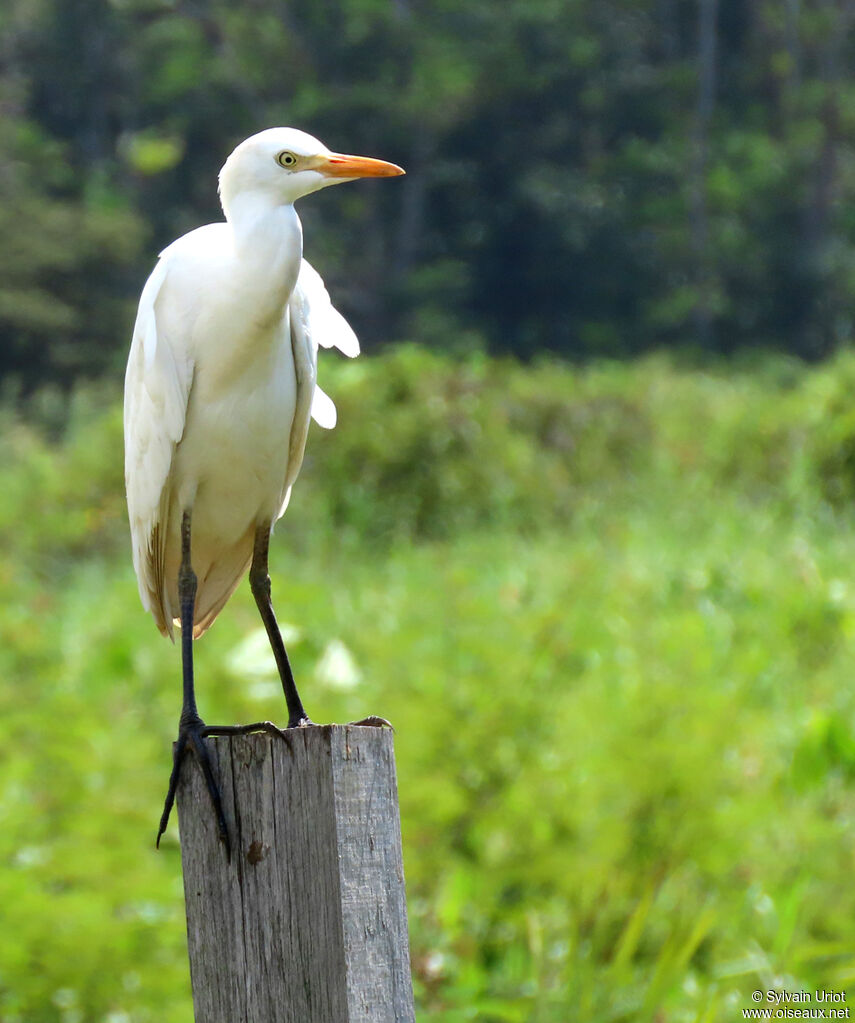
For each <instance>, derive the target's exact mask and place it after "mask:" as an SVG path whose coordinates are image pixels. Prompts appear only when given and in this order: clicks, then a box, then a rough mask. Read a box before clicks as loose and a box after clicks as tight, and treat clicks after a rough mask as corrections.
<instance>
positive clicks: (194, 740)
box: [155, 715, 232, 859]
mask: <svg viewBox="0 0 855 1023" xmlns="http://www.w3.org/2000/svg"><path fill="white" fill-rule="evenodd" d="M215 734H218V732H217V730H216V729H210V728H208V726H207V725H206V724H205V722H204V721H203V720H202V719H201V718H200V717H199V716H198V715H196V716H195V717H189V718H185V717H184V715H182V716H181V720H180V722H179V724H178V738H177V739H176V741H175V745H174V746H173V748H172V773H171V774H170V776H169V788H168V790H167V792H166V800H165V802H164V804H163V813H162V814H161V817H160V826H159V827H158V829H157V839H156V841H155V845H156V846H157V848H158V849H159V848H160V839H161V837H162V836H163V833H164V832H165V831H166V825H167V824H168V823H169V814H170V813H171V812H172V805H173V803H174V802H175V793H176V791H177V789H178V779H179V777H180V776H181V764H182V762H183V760H184V754H185V753H186V752H187V750H188V749H192V750H193V753H194V754H195V756H196V760H197V761H198V762H199V766H200V767H201V768H202V774H203V776H204V778H205V785H206V786H207V789H208V795H209V796H210V797H211V803H212V804H213V807H214V816H215V817H216V819H217V834H218V835H219V837H220V841H221V842H222V843H223V844H224V845H225V847H226V854H227V855H228V857H229V859H231V858H232V851H231V843H230V842H229V830H228V828H227V827H226V817H225V814H224V813H223V801H222V799H221V798H220V787H219V785H218V784H217V779H216V778H215V777H214V768H213V765H212V762H211V754H210V751H209V750H208V746H207V743H206V742H205V736H206V735H215Z"/></svg>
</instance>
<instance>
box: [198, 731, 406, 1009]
mask: <svg viewBox="0 0 855 1023" xmlns="http://www.w3.org/2000/svg"><path fill="white" fill-rule="evenodd" d="M207 741H208V742H209V743H210V746H211V752H212V755H213V757H214V760H215V769H216V772H217V777H218V779H219V782H220V786H221V792H222V797H223V807H224V810H225V814H226V820H227V822H228V825H229V833H230V835H231V838H232V846H233V852H232V860H231V863H229V861H228V859H227V857H226V852H225V848H224V847H223V845H222V844H221V843H220V841H219V840H218V838H217V833H216V828H215V825H214V817H213V813H212V810H211V805H210V800H209V798H208V794H207V791H206V790H205V787H204V782H203V780H202V776H201V771H200V770H199V767H198V765H197V764H196V762H195V760H194V759H193V758H192V756H189V757H188V758H187V760H186V762H185V764H184V768H183V770H182V779H181V784H180V786H179V790H178V813H179V823H180V834H181V858H182V865H183V870H184V894H185V902H186V909H187V938H188V950H189V953H190V975H191V981H192V985H193V1002H194V1007H195V1018H196V1023H292V1021H293V1023H412V1021H414V1019H415V1015H414V1010H413V995H412V982H411V977H410V962H409V941H408V936H407V913H406V901H405V894H404V874H403V866H402V859H401V828H400V818H399V811H398V794H397V783H396V779H395V760H394V750H393V740H392V733H391V732H390V731H389V730H387V729H381V728H373V727H365V726H358V725H326V726H312V727H309V728H302V729H294V730H293V731H290V732H288V733H286V737H285V738H284V739H279V738H277V737H275V736H274V737H272V736H270V735H268V734H266V733H255V734H252V735H247V736H221V737H216V738H211V739H208V740H207Z"/></svg>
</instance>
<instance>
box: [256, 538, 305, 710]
mask: <svg viewBox="0 0 855 1023" xmlns="http://www.w3.org/2000/svg"><path fill="white" fill-rule="evenodd" d="M269 548H270V523H269V522H268V523H266V524H264V525H261V526H259V527H258V529H257V530H256V531H255V546H254V547H253V550H252V566H251V567H250V570H249V585H250V586H251V587H252V595H253V597H255V603H256V604H257V605H258V610H259V612H260V614H261V620H262V621H263V622H264V627H265V629H267V638H268V639H269V640H270V645H271V647H273V656H274V657H275V658H276V667H277V668H278V669H279V678H280V679H281V680H282V688H283V689H284V690H285V702H286V703H287V705H288V727H289V728H301V727H303V726H304V725H310V724H311V721H310V720H309V718H308V716H307V714H306V712H305V710H303V703H302V701H301V699H300V694H299V693H298V692H297V685H296V683H295V682H294V673H293V672H292V671H291V664H290V662H289V661H288V654H287V653H286V652H285V644H284V643H283V642H282V634H281V633H280V632H279V625H278V623H277V621H276V615H275V614H274V613H273V603H272V602H271V599H270V575H269V574H268V571H267V555H268V551H269Z"/></svg>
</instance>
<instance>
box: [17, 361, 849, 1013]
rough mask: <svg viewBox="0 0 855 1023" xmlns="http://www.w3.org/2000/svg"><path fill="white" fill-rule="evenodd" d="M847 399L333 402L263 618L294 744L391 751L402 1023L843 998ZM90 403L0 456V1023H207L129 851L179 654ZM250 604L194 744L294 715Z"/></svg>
mask: <svg viewBox="0 0 855 1023" xmlns="http://www.w3.org/2000/svg"><path fill="white" fill-rule="evenodd" d="M325 368H326V364H325ZM853 378H855V362H853V360H852V359H851V358H849V357H843V358H841V359H840V360H838V362H837V363H835V364H834V365H832V366H830V367H826V368H824V369H821V370H814V371H811V372H807V371H804V370H797V369H796V368H794V367H793V366H791V365H789V364H786V363H780V362H776V363H769V364H764V365H761V366H757V367H753V368H746V369H744V370H730V371H724V370H721V371H716V372H711V371H705V372H703V371H700V370H690V369H687V370H680V369H677V368H674V367H673V366H670V365H669V364H668V363H666V362H665V361H663V360H651V361H647V362H644V363H640V364H638V365H636V366H631V367H619V366H601V367H595V368H593V369H591V370H587V371H571V370H569V369H567V368H564V367H561V366H555V365H544V366H539V367H533V368H531V369H528V370H525V369H521V368H519V367H515V366H513V365H510V364H503V363H491V362H489V361H486V360H475V361H469V362H467V363H466V364H464V365H462V366H457V365H455V364H454V363H451V362H447V361H444V360H442V359H439V358H436V357H432V356H429V355H427V354H425V353H423V352H418V351H414V350H407V351H403V352H400V353H397V354H394V355H391V356H387V357H385V358H384V359H375V360H373V361H370V360H366V361H365V363H364V365H362V366H359V364H358V363H357V364H356V365H347V366H345V365H336V364H333V365H332V366H330V367H329V368H328V369H327V373H326V378H325V385H326V386H327V387H328V388H329V390H330V391H331V392H332V393H333V394H334V395H335V397H336V399H337V401H338V404H339V408H340V426H339V429H338V430H337V431H335V432H334V433H333V434H332V435H329V436H326V435H321V434H320V433H318V432H313V435H312V437H311V438H310V450H311V459H310V461H309V463H308V464H307V466H306V473H305V478H303V479H301V480H300V482H299V483H298V486H297V488H296V489H295V496H294V503H293V507H292V508H291V509H290V510H289V512H288V515H287V516H286V518H285V520H283V522H282V523H280V525H279V528H278V529H277V533H276V537H275V539H274V545H273V562H272V575H273V585H274V599H275V601H276V603H277V608H278V610H279V613H280V618H281V619H283V620H284V621H285V622H287V623H289V624H290V625H293V626H294V627H295V629H296V630H297V635H296V636H295V637H294V638H293V640H292V642H291V651H292V658H293V660H294V662H295V668H296V670H297V673H298V680H299V681H300V683H301V690H302V692H303V696H304V700H305V701H306V704H307V708H308V709H309V712H310V713H311V715H312V716H313V717H314V718H315V719H316V720H339V721H342V720H349V719H352V718H354V717H360V716H364V715H365V714H367V713H379V714H382V715H384V716H386V717H388V718H390V719H391V720H392V721H393V723H394V724H395V727H396V752H397V762H398V775H399V788H400V797H401V811H402V828H403V838H404V856H405V869H406V874H407V883H408V897H409V911H410V929H411V936H412V951H413V965H414V979H415V984H416V991H417V999H418V1005H419V1013H418V1016H419V1020H420V1023H433V1021H436V1023H439V1021H440V1020H441V1021H443V1023H457V1021H461V1023H462V1021H466V1020H478V1021H483V1023H505V1021H508V1023H512V1021H532V1023H566V1021H568V1020H574V1021H576V1020H578V1021H580V1023H585V1021H591V1023H600V1021H608V1020H632V1021H645V1020H649V1021H656V1023H662V1021H669V1023H671V1021H674V1023H677V1021H697V1023H700V1021H713V1020H716V1021H717V1020H721V1021H726V1020H727V1021H729V1020H733V1019H736V1018H738V1016H739V1015H740V1009H741V1008H749V1007H750V1006H751V1004H752V1003H751V1002H750V998H749V995H750V992H751V991H752V990H754V989H755V988H766V987H772V986H776V985H777V986H781V987H785V988H788V989H790V990H795V989H800V988H802V987H804V988H807V989H813V988H814V987H819V986H824V987H828V988H832V989H836V990H842V989H850V990H851V988H852V987H853V986H855V985H853V981H855V932H853V927H852V920H853V919H855V891H853V888H852V885H851V884H850V876H851V863H852V855H853V846H855V784H853V781H854V780H855V694H853V686H852V684H851V679H852V677H853V670H852V666H853V653H855V570H853V568H852V566H853V565H855V520H853V519H852V517H851V515H850V513H849V511H848V507H847V500H848V497H849V495H850V494H851V493H852V487H853V480H852V477H851V475H850V473H851V468H852V465H853V462H852V461H850V459H849V455H848V452H849V450H852V451H855V444H852V440H851V438H852V436H853V434H855V426H853V427H852V429H850V422H851V419H852V417H851V416H850V415H849V413H848V404H847V400H846V395H847V394H848V393H851V381H852V380H853ZM113 397H114V396H107V398H106V399H105V398H104V396H103V395H97V396H93V394H91V393H90V394H85V393H81V394H79V395H78V397H77V399H76V402H75V404H74V405H73V407H72V409H71V410H70V425H69V426H68V428H67V430H66V431H65V432H64V434H63V435H62V436H61V437H58V438H56V439H55V440H53V441H49V440H47V439H45V437H44V435H43V434H42V433H41V432H40V431H39V429H37V428H35V427H34V426H32V425H30V426H27V425H23V424H22V423H20V422H19V421H14V420H13V418H12V417H11V416H7V428H6V429H5V431H4V439H3V441H2V446H0V601H2V608H0V679H2V685H0V749H2V751H3V752H2V757H0V905H2V906H3V911H2V917H3V925H2V927H0V1019H2V1020H3V1023H15V1021H21V1023H23V1021H26V1023H54V1021H56V1023H90V1021H91V1023H102V1021H103V1023H142V1021H148V1020H150V1021H163V1023H178V1021H182V1023H183V1021H186V1020H188V1019H190V1018H191V1017H192V1010H191V1006H190V998H189V980H188V973H187V964H186V949H185V938H184V930H183V928H184V922H183V902H182V896H181V879H180V862H179V852H178V846H177V841H176V837H175V836H176V830H177V829H176V827H175V823H174V822H173V824H172V827H171V828H170V832H169V834H168V836H167V840H166V841H165V842H164V844H163V847H162V849H161V851H160V853H156V852H155V850H154V848H153V839H154V832H155V828H156V824H157V819H158V815H159V811H160V804H161V800H162V797H163V794H164V791H165V786H166V781H167V776H168V770H169V747H170V743H171V741H172V739H173V737H174V730H175V727H176V722H177V715H178V710H179V699H180V679H179V664H178V652H177V650H176V648H174V647H172V646H170V644H168V643H166V642H164V641H163V640H161V639H160V638H159V637H158V635H157V634H156V632H155V630H154V628H153V625H152V623H151V622H150V620H149V619H148V617H147V616H146V615H145V614H144V613H143V612H142V610H141V609H140V607H139V605H138V600H137V595H136V586H135V582H134V579H133V573H132V570H131V568H130V563H129V562H130V559H129V555H128V552H127V550H126V547H127V544H126V540H125V535H124V522H123V518H122V516H123V509H122V503H121V502H122V497H121V468H120V457H119V453H118V448H117V445H118V444H119V443H120V440H119V435H120V422H119V418H120V417H119V416H118V413H117V410H116V407H115V404H114V402H113ZM96 398H97V400H96ZM245 590H246V588H245V587H244V588H242V589H241V591H239V593H238V594H237V595H236V596H235V598H233V600H232V602H231V603H230V604H229V606H228V608H227V610H226V612H225V613H224V614H223V616H222V617H221V619H220V620H219V621H218V622H217V625H216V627H215V628H214V629H213V630H212V631H211V632H210V633H209V634H208V636H206V638H205V639H204V641H203V642H202V643H200V644H199V646H198V648H197V675H198V680H199V699H200V709H201V710H202V713H203V715H205V716H206V717H207V718H208V719H209V720H212V721H213V720H218V721H224V722H225V721H232V720H235V721H237V720H247V719H257V718H259V717H264V716H270V717H273V718H274V719H276V718H281V716H282V708H281V706H280V700H279V698H278V697H277V685H276V682H275V677H274V676H273V675H272V674H271V669H272V666H271V665H270V662H269V660H267V659H266V657H265V656H264V654H263V644H261V645H259V642H258V640H259V636H258V630H259V623H258V621H257V618H256V613H255V610H254V607H253V605H252V601H251V598H250V597H249V595H248V593H247V592H245ZM342 648H344V651H346V653H344V654H343V653H342ZM260 649H261V651H262V653H261V655H259V650H260ZM336 665H338V666H336Z"/></svg>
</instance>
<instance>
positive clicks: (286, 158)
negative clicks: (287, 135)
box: [276, 149, 297, 167]
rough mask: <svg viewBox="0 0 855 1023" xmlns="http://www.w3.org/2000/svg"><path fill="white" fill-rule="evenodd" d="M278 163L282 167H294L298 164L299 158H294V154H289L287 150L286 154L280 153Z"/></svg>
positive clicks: (277, 158)
mask: <svg viewBox="0 0 855 1023" xmlns="http://www.w3.org/2000/svg"><path fill="white" fill-rule="evenodd" d="M276 162H277V163H278V164H279V165H280V167H293V166H294V164H295V163H296V162H297V157H296V156H294V154H293V153H289V152H288V150H287V149H286V150H285V152H284V153H280V154H279V155H278V156H277V157H276Z"/></svg>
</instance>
